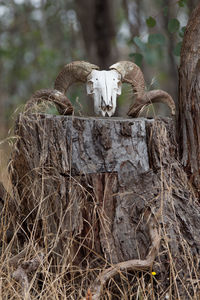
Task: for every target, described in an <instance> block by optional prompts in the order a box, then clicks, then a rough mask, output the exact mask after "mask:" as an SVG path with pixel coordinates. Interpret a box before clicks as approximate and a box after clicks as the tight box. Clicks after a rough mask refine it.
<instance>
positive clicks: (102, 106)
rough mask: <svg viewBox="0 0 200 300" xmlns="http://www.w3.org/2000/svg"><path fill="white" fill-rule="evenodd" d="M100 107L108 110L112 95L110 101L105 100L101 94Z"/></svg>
mask: <svg viewBox="0 0 200 300" xmlns="http://www.w3.org/2000/svg"><path fill="white" fill-rule="evenodd" d="M101 108H102V109H103V110H104V111H107V110H108V111H110V110H111V109H112V108H113V103H112V97H111V101H105V100H104V98H103V96H102V95H101Z"/></svg>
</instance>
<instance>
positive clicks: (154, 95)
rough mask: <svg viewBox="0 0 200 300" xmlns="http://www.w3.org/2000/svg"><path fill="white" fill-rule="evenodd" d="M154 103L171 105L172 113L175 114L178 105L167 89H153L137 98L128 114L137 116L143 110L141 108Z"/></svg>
mask: <svg viewBox="0 0 200 300" xmlns="http://www.w3.org/2000/svg"><path fill="white" fill-rule="evenodd" d="M152 103H164V104H167V105H168V106H169V108H170V109H171V114H172V115H175V111H176V107H175V103H174V100H173V99H172V97H171V96H170V95H169V94H168V93H167V92H165V91H162V90H152V91H149V92H146V93H145V94H144V96H143V98H140V99H139V98H137V99H136V101H135V103H134V104H133V105H131V107H130V109H129V111H128V116H132V117H137V116H138V115H139V113H140V111H141V109H142V108H143V107H144V106H146V105H150V104H152Z"/></svg>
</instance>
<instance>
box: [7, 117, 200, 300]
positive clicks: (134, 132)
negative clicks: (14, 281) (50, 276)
mask: <svg viewBox="0 0 200 300" xmlns="http://www.w3.org/2000/svg"><path fill="white" fill-rule="evenodd" d="M16 135H18V136H19V139H18V141H17V143H16V147H15V150H14V151H13V154H12V163H11V168H10V172H11V178H12V182H13V184H14V191H15V199H19V200H18V203H17V216H18V218H17V216H16V219H17V221H18V222H19V223H18V224H22V227H23V230H25V231H26V233H27V235H29V236H31V238H33V237H34V238H35V240H39V242H40V245H41V246H42V245H44V244H47V245H48V247H49V249H50V250H51V251H53V252H52V253H57V256H56V254H54V259H55V257H57V258H58V259H59V263H63V261H66V262H67V263H66V264H65V268H66V269H65V272H66V273H67V274H70V272H71V271H72V266H73V268H74V266H76V270H77V272H78V270H81V271H80V274H79V276H77V278H78V279H77V281H76V283H77V282H78V280H79V281H80V278H85V277H84V276H85V273H84V272H83V270H87V278H89V279H90V284H89V285H90V289H91V293H92V299H100V295H102V296H101V297H102V298H101V299H108V298H105V297H106V296H105V293H106V291H107V290H108V289H110V290H111V291H112V293H113V295H116V298H115V296H113V297H114V298H112V299H122V298H123V299H126V297H130V295H135V296H134V297H136V294H137V293H138V285H140V284H141V282H140V280H142V279H141V273H135V272H133V271H135V269H136V270H137V269H139V270H143V269H147V270H148V271H151V267H152V263H153V260H154V258H155V257H156V256H157V258H156V260H155V263H154V265H153V270H154V271H156V273H157V275H156V276H157V277H156V279H157V280H156V281H154V280H153V279H152V276H150V275H148V274H151V273H145V274H147V275H145V277H143V278H145V280H144V282H143V284H144V286H145V288H147V289H148V286H149V284H150V285H152V284H153V285H154V288H153V286H152V292H151V294H148V296H147V298H145V299H152V297H154V298H155V299H158V298H159V299H166V298H165V296H166V297H167V293H168V294H169V291H171V292H172V295H174V299H181V300H184V299H196V298H192V297H193V296H194V295H200V294H198V293H199V283H198V282H199V281H198V276H199V266H198V265H194V263H191V261H193V262H194V261H195V260H197V261H198V254H199V252H200V240H199V230H200V220H199V213H200V207H199V205H197V203H196V201H195V198H194V194H193V192H192V190H191V188H190V185H189V183H188V181H187V176H186V174H185V172H184V170H183V169H182V167H181V165H180V163H179V162H178V160H177V153H176V149H177V145H176V142H175V137H174V127H173V124H172V121H171V120H170V119H164V120H161V119H156V120H147V119H120V118H110V119H108V118H83V117H82V118H81V117H73V116H72V117H71V116H70V117H68V116H67V117H64V116H50V115H31V116H26V115H23V114H21V115H20V117H19V120H18V122H17V126H16ZM17 195H18V196H19V197H17ZM160 238H161V240H160ZM153 252H154V253H153ZM119 263H122V264H119ZM115 264H118V265H116V268H113V265H114V266H115ZM69 266H70V267H69ZM108 267H109V268H108ZM107 268H108V269H107ZM73 270H74V269H73ZM102 270H104V271H103V272H102V273H101V271H102ZM131 271H132V272H131ZM123 272H124V273H123ZM83 273H84V274H83ZM81 274H82V275H81ZM97 274H99V277H97ZM71 276H72V275H71ZM120 276H121V279H120ZM96 277H97V278H96ZM111 277H114V278H115V280H114V281H109V279H110V278H111ZM70 278H71V277H70ZM95 278H96V280H95ZM124 278H126V279H128V280H127V281H126V282H125V281H124ZM89 279H88V280H89ZM84 280H85V285H86V286H88V281H87V280H86V279H84ZM93 280H94V283H93V284H92V283H91V282H92V281H93ZM195 280H196V281H195ZM194 281H195V283H194ZM128 282H130V283H131V284H129V283H128ZM77 284H78V283H77ZM79 284H80V282H79ZM82 284H83V283H82ZM103 284H105V285H108V289H106V290H102V285H103ZM120 286H121V287H122V286H123V287H125V286H127V289H126V288H125V292H124V293H125V294H123V295H122V294H120V293H121V290H120V288H119V287H120ZM152 293H153V296H152ZM117 295H118V296H117ZM120 297H122V298H120ZM160 297H161V298H160ZM109 299H110V298H109Z"/></svg>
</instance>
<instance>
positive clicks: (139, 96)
mask: <svg viewBox="0 0 200 300" xmlns="http://www.w3.org/2000/svg"><path fill="white" fill-rule="evenodd" d="M110 69H114V70H117V71H118V72H119V73H120V74H121V76H122V82H125V83H129V84H131V85H132V87H133V90H134V92H135V93H136V100H135V103H134V104H133V105H132V106H131V107H130V109H129V111H128V115H129V116H132V117H137V116H138V114H139V112H140V111H141V109H142V108H143V107H144V106H146V105H149V104H152V103H156V102H161V103H165V104H167V105H168V106H169V107H170V109H171V113H172V115H175V103H174V100H173V99H172V97H171V96H170V95H169V94H168V93H167V92H165V91H162V90H152V91H149V92H146V91H145V81H144V76H143V73H142V71H141V69H140V68H139V67H138V66H137V65H136V64H134V63H133V62H130V61H120V62H118V63H116V64H114V65H112V66H111V67H110Z"/></svg>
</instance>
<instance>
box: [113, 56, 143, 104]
mask: <svg viewBox="0 0 200 300" xmlns="http://www.w3.org/2000/svg"><path fill="white" fill-rule="evenodd" d="M109 69H111V70H112V69H114V70H116V71H118V72H119V73H120V74H121V76H122V82H123V83H129V84H131V85H132V87H133V91H134V92H135V93H136V97H137V98H142V97H143V95H144V93H145V81H144V76H143V73H142V71H141V69H140V67H138V66H137V65H136V64H134V63H133V62H131V61H119V62H117V63H116V64H114V65H112V66H110V68H109Z"/></svg>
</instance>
